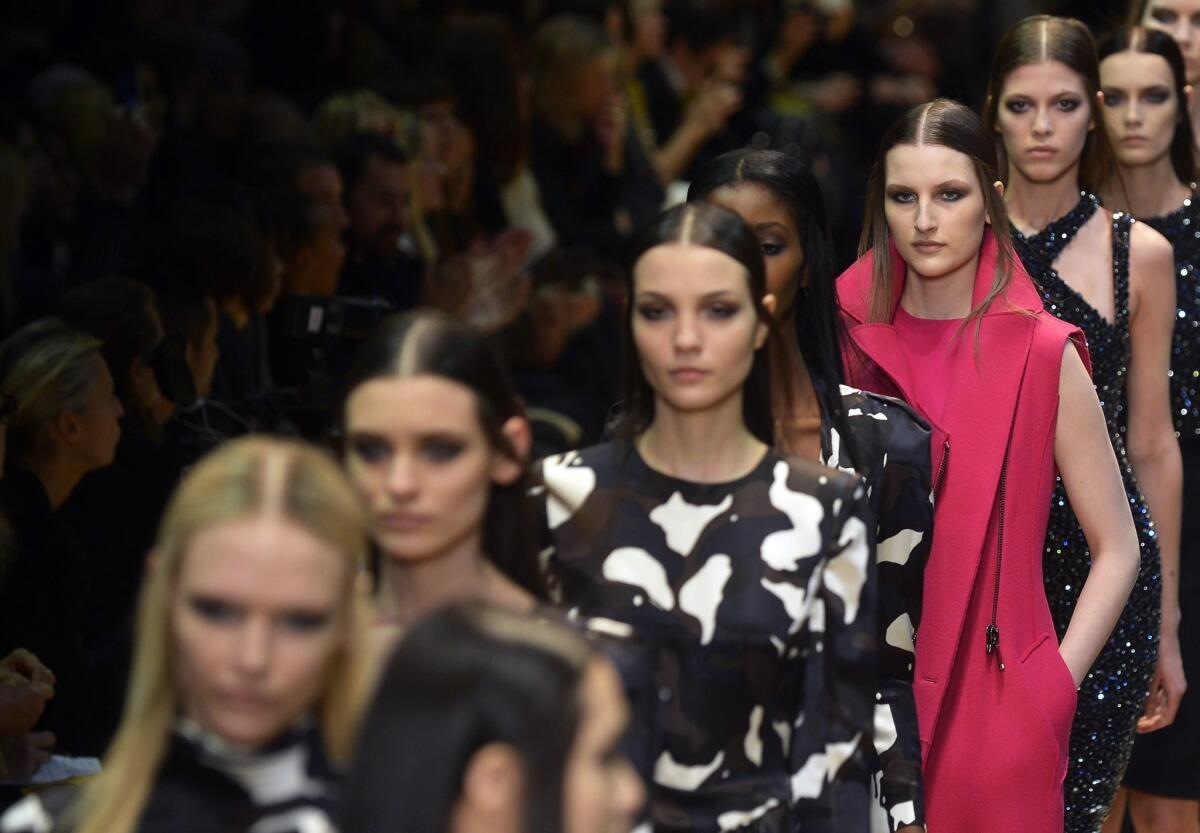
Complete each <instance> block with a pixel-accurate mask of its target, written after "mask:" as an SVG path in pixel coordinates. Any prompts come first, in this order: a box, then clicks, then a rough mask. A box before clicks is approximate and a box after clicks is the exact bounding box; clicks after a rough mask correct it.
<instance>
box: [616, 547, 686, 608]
mask: <svg viewBox="0 0 1200 833" xmlns="http://www.w3.org/2000/svg"><path fill="white" fill-rule="evenodd" d="M603 575H604V577H605V578H606V579H608V580H609V581H618V582H621V583H622V584H632V585H633V586H634V587H640V588H641V589H642V590H644V591H646V595H647V596H649V597H650V601H651V602H653V603H654V604H656V605H657V606H658V607H660V608H662V609H663V610H672V609H674V607H675V595H674V594H673V593H672V592H671V586H670V584H669V583H668V582H667V571H666V569H665V568H664V567H663V565H662V564H661V563H660V562H659V561H658V560H657V559H655V558H654V557H653V556H651V555H650V553H648V552H646V551H645V550H643V549H640V548H638V547H621V548H620V549H615V550H613V551H612V552H611V553H609V555H608V558H606V559H604V572H603Z"/></svg>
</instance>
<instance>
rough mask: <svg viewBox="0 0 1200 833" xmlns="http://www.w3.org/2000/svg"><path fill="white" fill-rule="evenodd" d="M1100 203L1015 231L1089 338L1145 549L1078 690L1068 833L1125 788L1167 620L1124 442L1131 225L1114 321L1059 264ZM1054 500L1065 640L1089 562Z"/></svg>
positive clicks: (1055, 594)
mask: <svg viewBox="0 0 1200 833" xmlns="http://www.w3.org/2000/svg"><path fill="white" fill-rule="evenodd" d="M1098 206H1099V203H1098V201H1097V200H1096V199H1095V197H1092V196H1091V195H1089V194H1084V195H1083V196H1082V197H1081V199H1080V201H1079V203H1078V204H1077V205H1076V206H1075V208H1073V209H1072V210H1071V211H1070V212H1069V213H1067V214H1066V215H1064V216H1063V217H1060V218H1059V219H1058V220H1055V221H1054V222H1053V223H1051V224H1050V225H1049V226H1047V227H1046V228H1045V229H1043V230H1042V231H1041V232H1039V233H1038V234H1036V235H1033V236H1031V237H1028V238H1027V237H1024V236H1022V235H1021V234H1019V233H1015V232H1014V243H1015V244H1016V248H1017V253H1018V254H1019V255H1020V257H1021V260H1022V262H1023V263H1024V264H1025V267H1026V269H1027V270H1028V271H1029V274H1030V275H1032V276H1033V278H1034V280H1035V281H1036V282H1037V284H1038V287H1039V289H1040V290H1041V295H1042V301H1043V303H1044V304H1045V306H1046V309H1047V310H1048V311H1049V312H1051V313H1053V314H1054V315H1056V316H1058V317H1059V318H1061V319H1063V320H1064V321H1069V322H1071V323H1072V324H1075V325H1076V326H1078V327H1080V328H1081V329H1082V330H1083V332H1084V334H1085V335H1086V336H1087V341H1088V348H1089V350H1090V353H1091V358H1092V380H1093V382H1095V384H1096V393H1097V394H1098V396H1099V397H1100V404H1101V405H1102V406H1103V409H1104V417H1105V419H1106V420H1107V422H1108V428H1109V433H1110V434H1111V436H1112V442H1113V448H1114V450H1115V451H1116V453H1117V461H1118V463H1119V464H1120V466H1121V472H1122V475H1123V477H1124V481H1125V491H1126V493H1127V494H1128V495H1129V505H1130V508H1131V510H1132V512H1133V519H1134V523H1135V525H1136V527H1137V533H1138V543H1139V546H1140V549H1141V566H1140V568H1139V570H1138V578H1137V583H1136V585H1135V586H1134V589H1133V592H1132V594H1131V595H1130V597H1129V602H1128V603H1127V604H1126V606H1125V610H1124V611H1123V612H1122V613H1121V618H1120V620H1119V621H1118V623H1117V626H1116V628H1115V629H1114V631H1113V633H1112V636H1111V637H1109V640H1108V642H1107V643H1106V644H1105V646H1104V649H1103V650H1102V651H1101V652H1100V656H1099V658H1097V660H1096V663H1095V665H1093V666H1092V670H1091V671H1090V672H1089V673H1088V675H1087V678H1086V679H1085V680H1084V681H1083V685H1081V686H1080V687H1079V705H1078V708H1077V710H1076V713H1075V723H1074V726H1073V727H1072V729H1071V750H1070V759H1069V761H1068V768H1067V780H1066V784H1065V790H1064V800H1065V803H1066V831H1067V833H1096V831H1099V830H1100V825H1101V823H1102V822H1103V820H1104V816H1105V815H1106V814H1107V812H1108V807H1109V804H1111V802H1112V799H1113V796H1114V795H1115V794H1116V790H1117V787H1118V786H1120V783H1121V778H1122V776H1123V774H1124V772H1125V767H1126V764H1128V762H1129V753H1130V749H1131V748H1132V746H1133V738H1134V729H1135V724H1136V721H1137V718H1138V716H1139V715H1140V714H1141V712H1142V706H1143V704H1144V701H1145V699H1146V692H1147V690H1148V688H1149V684H1150V678H1151V677H1152V675H1153V673H1154V664H1155V660H1156V657H1157V652H1158V632H1159V619H1160V615H1161V614H1160V608H1159V601H1160V595H1159V594H1160V574H1159V573H1160V559H1159V551H1158V539H1157V536H1156V533H1155V531H1154V524H1153V522H1152V521H1151V520H1150V512H1149V510H1148V509H1147V507H1146V502H1145V500H1144V499H1143V498H1142V495H1141V492H1140V491H1139V489H1138V486H1137V482H1136V481H1135V479H1134V475H1133V469H1132V467H1131V466H1130V465H1129V461H1128V459H1127V458H1126V455H1125V442H1124V435H1125V420H1126V409H1125V382H1126V373H1127V371H1128V367H1129V353H1130V344H1129V229H1130V227H1131V226H1132V224H1133V220H1132V218H1131V217H1129V216H1128V215H1121V214H1117V215H1115V216H1114V218H1113V226H1112V234H1113V254H1112V260H1113V288H1114V292H1115V301H1116V304H1115V306H1116V320H1115V321H1114V322H1112V323H1110V322H1109V321H1108V320H1106V319H1105V318H1104V317H1103V316H1101V315H1100V313H1098V312H1097V311H1096V310H1095V309H1094V308H1093V307H1092V306H1091V305H1090V304H1088V303H1087V301H1085V300H1084V299H1083V298H1082V297H1081V296H1080V295H1079V294H1078V293H1077V292H1075V290H1073V289H1072V288H1071V287H1069V286H1068V285H1067V284H1066V282H1065V281H1064V280H1063V279H1062V278H1061V277H1060V276H1059V275H1058V273H1057V272H1056V271H1055V270H1054V267H1053V263H1054V260H1055V258H1057V257H1058V255H1059V254H1061V253H1062V251H1063V249H1064V248H1066V246H1067V244H1068V243H1069V242H1070V241H1071V239H1072V238H1073V237H1074V236H1075V234H1076V232H1078V231H1079V229H1080V228H1082V226H1083V225H1084V223H1086V222H1087V221H1088V219H1089V218H1090V217H1091V216H1092V214H1093V213H1094V212H1095V211H1096V210H1097V208H1098ZM1052 500H1053V503H1052V505H1051V508H1050V522H1049V524H1048V526H1047V528H1046V548H1045V551H1044V557H1043V570H1044V576H1045V585H1046V597H1047V600H1048V601H1049V603H1050V611H1051V613H1052V614H1053V616H1054V625H1055V628H1056V629H1057V630H1058V637H1059V639H1060V640H1061V639H1062V637H1063V634H1064V633H1065V632H1066V629H1067V625H1068V624H1069V623H1070V621H1071V614H1072V613H1073V612H1074V610H1075V603H1076V601H1077V600H1078V599H1079V591H1080V590H1082V589H1083V582H1084V580H1085V579H1086V578H1087V574H1088V570H1089V569H1090V567H1091V555H1090V553H1089V552H1088V547H1087V540H1086V539H1085V538H1084V535H1083V531H1082V530H1081V529H1080V528H1079V522H1078V521H1077V520H1076V519H1075V514H1074V512H1072V510H1071V505H1070V502H1069V501H1068V500H1067V496H1066V492H1065V490H1064V489H1063V484H1062V479H1061V478H1059V479H1058V481H1057V482H1056V484H1055V487H1054V495H1053V498H1052Z"/></svg>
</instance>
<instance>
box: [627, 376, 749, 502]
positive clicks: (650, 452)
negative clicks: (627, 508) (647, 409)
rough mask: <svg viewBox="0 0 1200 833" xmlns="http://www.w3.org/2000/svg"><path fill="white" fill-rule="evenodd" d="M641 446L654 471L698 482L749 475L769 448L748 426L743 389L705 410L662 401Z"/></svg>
mask: <svg viewBox="0 0 1200 833" xmlns="http://www.w3.org/2000/svg"><path fill="white" fill-rule="evenodd" d="M637 445H638V452H639V453H640V454H641V455H642V459H644V460H645V461H646V463H647V464H648V465H649V466H650V467H651V468H653V469H656V470H658V471H661V472H663V473H664V474H667V475H670V476H671V477H677V478H679V479H680V480H689V481H691V482H693V483H724V482H728V481H730V480H737V479H738V478H741V477H744V476H745V475H747V474H749V473H750V472H751V471H753V469H754V467H755V466H756V465H757V464H758V461H759V460H760V459H761V458H762V454H763V452H764V451H765V450H766V444H765V443H763V442H762V441H761V440H759V439H758V438H757V437H755V436H754V434H752V433H751V432H750V429H749V428H747V427H746V420H745V416H744V415H743V413H742V392H741V391H740V390H739V391H738V392H737V393H736V394H734V395H731V396H729V397H727V398H726V400H725V401H723V402H721V403H719V404H717V405H714V406H713V407H711V408H706V409H704V410H703V411H680V410H676V409H674V408H672V407H671V406H670V405H668V404H667V403H666V402H664V401H663V400H662V398H661V397H660V398H658V399H657V400H656V401H655V406H654V421H653V422H652V423H651V424H650V427H649V428H647V429H646V430H645V431H644V432H643V433H642V435H641V436H640V437H639V438H638V444H637Z"/></svg>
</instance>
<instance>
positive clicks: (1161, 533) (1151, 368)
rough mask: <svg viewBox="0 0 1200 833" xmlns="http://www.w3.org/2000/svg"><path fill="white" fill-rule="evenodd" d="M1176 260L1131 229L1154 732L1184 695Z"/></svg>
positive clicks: (1136, 429)
mask: <svg viewBox="0 0 1200 833" xmlns="http://www.w3.org/2000/svg"><path fill="white" fill-rule="evenodd" d="M1174 268H1175V257H1174V253H1173V252H1172V249H1171V244H1170V243H1168V242H1167V241H1166V239H1164V238H1163V237H1162V235H1160V234H1159V233H1158V232H1156V231H1155V230H1154V229H1152V228H1150V227H1149V226H1146V225H1144V224H1141V223H1138V224H1135V225H1134V227H1133V230H1132V240H1131V246H1130V270H1129V282H1130V296H1131V305H1132V316H1131V318H1130V323H1129V335H1130V342H1131V348H1132V353H1131V357H1130V362H1129V376H1128V379H1127V381H1126V396H1127V407H1128V410H1127V413H1128V424H1127V426H1126V435H1125V448H1126V451H1127V452H1128V455H1129V462H1130V464H1131V465H1132V466H1133V471H1134V474H1135V475H1137V481H1138V486H1139V487H1140V488H1141V491H1142V495H1143V496H1145V498H1146V503H1147V504H1148V505H1149V507H1150V514H1151V517H1153V518H1154V525H1155V528H1156V529H1157V531H1158V545H1159V550H1160V552H1161V553H1162V639H1161V641H1160V642H1159V648H1158V651H1159V655H1158V665H1157V668H1156V670H1155V676H1154V680H1153V682H1152V683H1151V686H1150V693H1151V696H1150V699H1149V700H1148V701H1147V703H1146V717H1145V718H1144V719H1143V720H1142V721H1141V722H1140V723H1139V726H1138V728H1139V730H1141V731H1144V732H1146V731H1153V730H1154V729H1160V728H1162V727H1164V726H1169V725H1170V724H1171V723H1172V722H1173V721H1174V719H1175V712H1176V710H1177V709H1178V708H1179V699H1180V698H1181V697H1182V696H1183V693H1184V691H1185V690H1186V689H1187V682H1186V679H1185V677H1184V673H1183V660H1182V658H1181V657H1180V653H1179V527H1180V518H1181V513H1182V491H1183V464H1182V462H1181V461H1180V457H1179V442H1178V440H1176V439H1175V431H1174V426H1173V425H1172V423H1171V402H1170V399H1171V392H1170V386H1169V384H1168V381H1167V373H1168V370H1169V369H1170V363H1171V331H1172V328H1173V327H1174V325H1175V277H1174V274H1173V272H1174Z"/></svg>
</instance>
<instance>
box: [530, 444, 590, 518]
mask: <svg viewBox="0 0 1200 833" xmlns="http://www.w3.org/2000/svg"><path fill="white" fill-rule="evenodd" d="M578 459H579V452H578V451H568V452H567V453H566V454H559V455H556V456H554V457H548V458H546V460H545V461H544V462H543V463H542V465H543V466H545V467H546V475H545V476H546V483H553V484H554V487H553V489H551V490H550V492H549V494H548V495H547V500H546V521H547V523H548V524H549V526H550V528H551V529H557V528H558V527H559V526H561V525H562V524H563V523H564V522H565V521H566V520H567V519H568V518H570V517H571V515H573V514H575V510H576V509H578V508H579V507H580V506H582V505H583V502H584V501H585V500H587V499H588V495H590V494H591V493H592V491H593V490H594V489H595V488H596V472H594V471H592V469H591V468H589V467H587V466H575V465H572V464H573V463H574V462H575V461H576V460H578Z"/></svg>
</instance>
